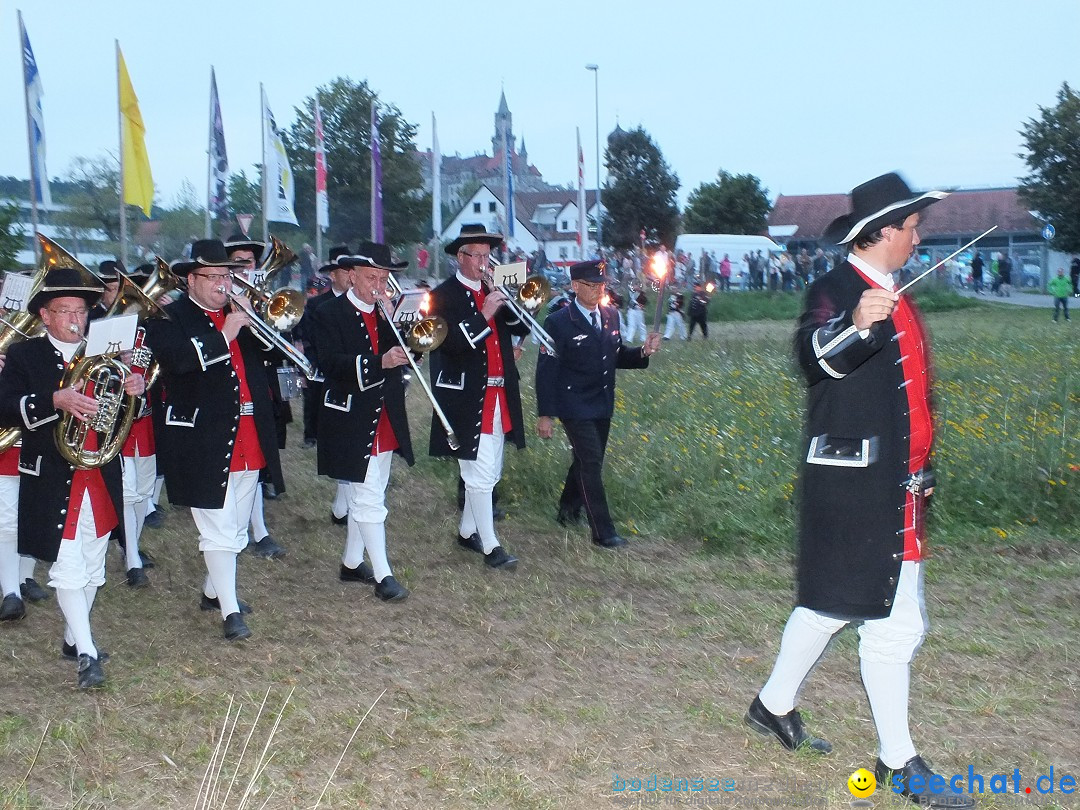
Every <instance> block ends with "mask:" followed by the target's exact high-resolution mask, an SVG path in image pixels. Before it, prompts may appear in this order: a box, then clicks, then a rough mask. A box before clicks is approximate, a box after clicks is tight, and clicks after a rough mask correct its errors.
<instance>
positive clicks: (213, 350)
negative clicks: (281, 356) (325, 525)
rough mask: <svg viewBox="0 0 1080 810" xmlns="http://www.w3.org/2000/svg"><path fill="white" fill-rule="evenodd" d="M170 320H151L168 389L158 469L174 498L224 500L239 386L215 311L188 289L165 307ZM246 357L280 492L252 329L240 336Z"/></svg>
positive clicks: (192, 502)
mask: <svg viewBox="0 0 1080 810" xmlns="http://www.w3.org/2000/svg"><path fill="white" fill-rule="evenodd" d="M165 311H166V312H167V313H168V314H169V318H168V319H153V320H150V321H147V335H146V340H147V343H148V344H149V345H150V348H151V349H152V350H153V352H154V357H156V358H157V360H158V362H159V363H160V364H161V378H162V382H163V384H164V388H165V405H164V413H163V427H162V430H161V434H160V436H157V435H156V434H155V438H156V439H158V441H159V442H160V444H159V445H158V448H157V451H158V465H159V467H158V468H159V470H160V471H161V472H162V473H164V475H165V485H166V487H168V490H169V502H170V503H173V504H176V505H178V506H190V507H195V508H198V509H220V508H221V507H222V506H223V505H224V504H225V486H226V484H227V483H228V478H229V465H230V462H231V459H232V451H233V442H234V441H235V439H236V430H237V427H238V425H239V423H240V385H239V381H238V379H237V376H236V372H235V371H234V370H233V367H232V361H231V359H230V356H229V347H228V344H227V343H226V342H225V336H224V335H223V334H222V333H221V332H220V331H219V330H218V329H217V328H216V327H215V326H214V323H213V321H211V320H210V316H209V315H208V314H207V313H206V310H204V309H203V308H202V307H200V306H199V305H198V304H196V303H195V302H194V301H192V300H191V299H190V298H189V297H188V296H186V295H185V296H183V297H181V298H179V299H178V300H177V301H175V302H174V303H172V304H169V306H167V307H166V308H165ZM237 341H238V342H239V344H240V354H241V356H242V357H243V358H244V370H245V373H246V375H247V384H248V390H249V391H250V392H251V400H252V404H253V407H254V419H255V430H256V432H257V434H258V437H259V445H260V447H261V448H262V453H263V456H264V457H265V458H266V465H267V469H268V470H269V471H270V474H271V478H272V481H273V483H274V485H275V486H276V487H277V489H278V491H283V490H284V486H285V483H284V481H283V480H282V479H281V461H280V459H279V456H278V447H277V433H276V428H275V425H274V411H273V403H272V402H271V401H270V383H269V381H268V380H267V378H266V367H265V366H264V365H263V360H264V359H265V357H266V351H268V347H266V346H265V345H264V344H263V343H262V341H260V340H259V339H258V338H257V337H255V335H253V334H252V332H251V330H250V329H246V328H245V329H241V330H240V334H239V335H238V336H237Z"/></svg>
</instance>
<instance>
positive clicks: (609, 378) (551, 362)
mask: <svg viewBox="0 0 1080 810" xmlns="http://www.w3.org/2000/svg"><path fill="white" fill-rule="evenodd" d="M606 281H607V266H606V264H605V263H604V262H603V261H589V262H580V263H579V264H575V265H573V266H572V267H571V268H570V283H571V285H572V287H573V290H574V301H573V302H572V303H571V304H570V305H569V306H566V307H563V308H562V309H560V310H558V311H556V312H553V313H552V314H551V315H549V316H548V318H547V320H546V321H545V323H544V328H545V329H546V330H547V332H548V334H550V335H551V338H552V340H553V341H554V342H555V350H556V352H557V354H556V355H555V356H552V355H551V354H548V353H546V352H544V351H543V349H541V353H540V359H539V361H538V363H537V366H536V407H537V411H538V413H539V419H538V420H537V422H536V433H537V435H538V436H540V438H542V439H550V438H551V436H552V433H553V427H554V422H553V420H554V419H555V418H556V417H558V419H559V420H561V421H562V423H563V429H564V430H565V431H566V436H567V438H568V439H569V440H570V447H571V448H572V449H573V452H574V461H573V463H572V464H571V465H570V470H569V472H567V474H566V483H565V484H564V486H563V491H562V497H561V498H560V499H559V514H558V521H559V523H561V524H562V525H564V526H565V525H567V524H568V523H578V522H579V521H580V519H581V510H582V507H584V510H585V516H586V518H587V519H588V521H589V528H590V529H591V530H592V538H593V542H594V543H596V545H598V546H602V547H604V548H618V547H619V546H624V545H626V540H624V539H623V538H622V537H620V536H619V534H618V532H616V531H615V525H614V524H613V523H612V521H611V515H610V514H609V513H608V505H607V496H606V495H605V494H604V481H603V469H604V452H605V450H606V449H607V440H608V431H609V430H610V429H611V415H612V414H613V413H614V411H615V369H617V368H647V367H648V365H649V356H650V355H653V354H656V352H657V351H658V350H659V348H660V334H659V333H658V332H653V333H650V334H649V335H648V336H647V337H646V338H645V343H644V345H642V346H637V347H634V348H630V347H627V346H624V345H623V343H622V335H621V333H620V331H619V312H618V310H617V309H615V308H614V307H608V306H601V305H600V300H601V298H602V297H603V295H604V285H605V283H606Z"/></svg>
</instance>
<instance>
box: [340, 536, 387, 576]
mask: <svg viewBox="0 0 1080 810" xmlns="http://www.w3.org/2000/svg"><path fill="white" fill-rule="evenodd" d="M349 522H350V523H352V521H349ZM357 525H358V526H359V527H360V535H361V536H362V537H363V538H364V548H366V549H367V553H368V559H369V560H371V570H372V571H373V572H374V573H375V581H376V582H382V581H383V580H384V579H385V578H386V577H388V576H390V563H389V562H387V560H386V524H384V523H358V524H357Z"/></svg>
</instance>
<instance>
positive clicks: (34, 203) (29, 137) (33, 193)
mask: <svg viewBox="0 0 1080 810" xmlns="http://www.w3.org/2000/svg"><path fill="white" fill-rule="evenodd" d="M16 13H17V14H18V15H19V53H22V54H23V101H24V103H25V105H26V154H27V155H28V156H29V158H30V222H31V224H32V225H33V228H34V234H35V235H36V234H37V233H38V231H39V228H38V199H37V189H36V188H34V175H35V174H37V167H36V166H35V165H34V162H35V161H34V132H33V122H32V120H31V118H30V86H29V85H28V84H27V83H26V54H25V53H23V37H24V33H25V31H26V29H25V28H24V26H23V18H22V11H17V12H16ZM30 241H32V242H33V243H34V260H35V262H36V261H37V260H38V259H40V258H41V254H40V250H41V244H40V242H39V240H38V239H37V238H34V239H31V240H30Z"/></svg>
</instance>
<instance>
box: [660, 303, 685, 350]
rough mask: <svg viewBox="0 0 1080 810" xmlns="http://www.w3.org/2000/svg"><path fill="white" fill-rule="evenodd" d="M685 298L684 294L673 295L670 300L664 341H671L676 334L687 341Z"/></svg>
mask: <svg viewBox="0 0 1080 810" xmlns="http://www.w3.org/2000/svg"><path fill="white" fill-rule="evenodd" d="M684 306H685V298H684V297H683V294H682V293H672V294H671V296H670V297H669V298H668V313H667V325H666V326H665V328H664V340H671V336H672V335H674V334H675V333H676V332H678V333H679V337H680V338H682V339H683V340H686V339H687V335H686V321H684V320H683V307H684Z"/></svg>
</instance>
